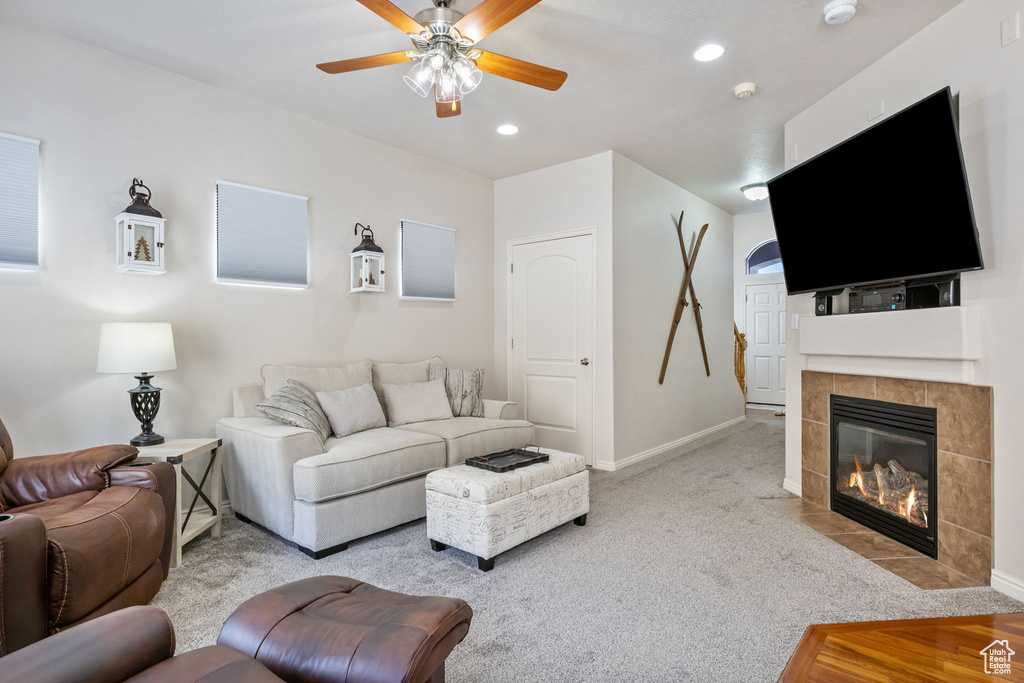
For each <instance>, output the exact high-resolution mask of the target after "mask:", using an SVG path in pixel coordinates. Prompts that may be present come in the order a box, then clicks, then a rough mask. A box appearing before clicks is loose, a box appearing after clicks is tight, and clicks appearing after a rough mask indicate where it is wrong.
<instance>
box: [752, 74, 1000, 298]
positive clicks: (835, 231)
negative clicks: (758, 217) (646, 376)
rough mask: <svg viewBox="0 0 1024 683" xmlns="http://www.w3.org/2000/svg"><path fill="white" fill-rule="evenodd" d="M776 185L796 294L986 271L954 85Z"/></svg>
mask: <svg viewBox="0 0 1024 683" xmlns="http://www.w3.org/2000/svg"><path fill="white" fill-rule="evenodd" d="M768 191H769V200H770V203H771V209H772V217H773V219H774V221H775V233H776V236H777V237H778V240H779V252H780V255H781V257H782V264H783V268H784V272H785V278H786V288H787V290H788V292H789V293H790V294H801V293H807V292H826V291H827V290H839V291H831V292H827V293H828V294H832V295H836V294H839V293H841V291H842V290H843V289H845V288H847V287H863V286H867V285H878V284H883V283H896V282H905V283H911V284H912V281H921V280H924V281H925V282H929V283H934V282H941V281H943V280H946V281H950V280H954V279H955V278H956V277H957V276H958V274H959V273H962V272H965V271H971V270H981V269H982V268H984V263H983V261H982V255H981V245H980V243H979V240H978V228H977V224H976V223H975V219H974V208H973V206H972V204H971V193H970V188H969V186H968V183H967V172H966V169H965V167H964V162H963V153H962V151H961V148H960V136H959V132H958V126H957V120H956V110H955V106H954V101H953V95H952V92H951V91H950V89H949V88H944V89H943V90H940V91H939V92H937V93H935V94H934V95H932V96H931V97H928V98H926V99H924V100H922V101H920V102H918V103H917V104H915V105H913V106H911V107H908V108H907V109H904V110H903V111H901V112H899V113H898V114H894V115H893V116H891V117H889V118H888V119H886V120H884V121H882V122H880V123H878V124H876V125H874V126H872V127H871V128H868V129H867V130H865V131H864V132H862V133H859V134H858V135H855V136H854V137H852V138H850V139H849V140H847V141H845V142H843V143H841V144H839V145H836V146H835V147H833V148H832V149H830V150H828V151H826V152H823V153H822V154H819V155H818V156H816V157H814V158H812V159H810V160H808V161H806V162H804V163H802V164H800V165H799V166H796V167H794V168H792V169H790V170H789V171H786V172H785V173H783V174H782V175H780V176H778V177H777V178H774V179H773V180H771V181H769V182H768ZM957 284H959V283H957ZM820 303H821V300H820V299H819V304H820ZM957 303H959V301H958V300H957ZM935 305H939V304H935ZM944 305H949V304H948V303H947V304H944Z"/></svg>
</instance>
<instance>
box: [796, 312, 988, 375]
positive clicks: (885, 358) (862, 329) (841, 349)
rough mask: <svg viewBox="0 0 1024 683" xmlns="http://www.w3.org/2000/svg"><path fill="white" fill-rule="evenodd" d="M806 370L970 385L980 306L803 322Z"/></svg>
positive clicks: (978, 352)
mask: <svg viewBox="0 0 1024 683" xmlns="http://www.w3.org/2000/svg"><path fill="white" fill-rule="evenodd" d="M800 353H801V354H802V355H803V356H805V366H806V368H807V369H808V370H817V371H820V372H839V373H849V374H857V375H880V376H885V377H899V378H904V379H920V380H931V381H942V382H961V383H965V384H969V383H970V382H971V381H972V380H973V379H974V363H975V361H977V360H978V359H979V358H980V357H981V312H980V309H979V308H978V307H977V306H951V307H949V308H927V309H919V310H911V311H885V312H881V313H858V314H846V315H830V316H821V317H805V318H801V319H800Z"/></svg>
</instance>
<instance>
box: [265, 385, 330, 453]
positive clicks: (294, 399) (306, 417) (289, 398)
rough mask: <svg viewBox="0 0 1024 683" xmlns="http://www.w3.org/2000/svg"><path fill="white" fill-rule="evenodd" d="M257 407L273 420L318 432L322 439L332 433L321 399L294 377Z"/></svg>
mask: <svg viewBox="0 0 1024 683" xmlns="http://www.w3.org/2000/svg"><path fill="white" fill-rule="evenodd" d="M256 409H257V410H258V411H260V413H262V414H263V415H265V416H267V417H269V418H270V419H271V420H277V421H278V422H283V423H285V424H288V425H294V426H296V427H300V428H302V429H308V430H310V431H311V432H316V434H317V435H318V436H319V437H320V440H321V441H326V440H327V438H328V437H330V435H331V423H330V422H329V421H328V419H327V415H325V414H324V409H323V408H321V407H320V401H319V400H317V397H316V396H314V395H313V392H311V391H310V390H309V389H307V388H306V387H304V386H302V385H301V384H299V383H298V382H296V381H295V380H293V379H290V380H287V381H286V382H285V383H284V385H283V386H282V387H281V388H280V389H278V390H277V391H275V392H274V393H272V394H271V395H270V396H267V397H266V398H265V399H263V400H262V401H260V402H259V403H257V404H256Z"/></svg>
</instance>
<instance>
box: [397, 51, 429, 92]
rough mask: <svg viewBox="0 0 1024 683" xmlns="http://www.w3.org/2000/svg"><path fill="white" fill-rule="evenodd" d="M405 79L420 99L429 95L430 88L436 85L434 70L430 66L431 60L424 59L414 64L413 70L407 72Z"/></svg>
mask: <svg viewBox="0 0 1024 683" xmlns="http://www.w3.org/2000/svg"><path fill="white" fill-rule="evenodd" d="M404 78H405V82H406V83H407V84H408V86H409V87H410V88H412V90H413V92H415V93H416V94H417V95H419V96H420V97H426V96H427V95H429V94H430V88H431V86H432V85H433V84H434V69H433V67H431V66H430V60H429V58H427V57H424V58H423V59H421V60H419V61H418V62H416V63H415V64H413V65H412V68H410V69H409V70H408V71H406V72H405V76H404Z"/></svg>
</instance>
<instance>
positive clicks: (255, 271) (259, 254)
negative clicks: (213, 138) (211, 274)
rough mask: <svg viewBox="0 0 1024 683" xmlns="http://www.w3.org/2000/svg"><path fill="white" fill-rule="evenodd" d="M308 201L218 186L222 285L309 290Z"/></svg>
mask: <svg viewBox="0 0 1024 683" xmlns="http://www.w3.org/2000/svg"><path fill="white" fill-rule="evenodd" d="M308 202H309V199H308V198H306V197H300V196H298V195H294V194H286V193H284V192H275V191H274V190H264V189H261V188H258V187H250V186H248V185H239V184H237V183H228V182H224V181H220V182H218V183H217V280H218V281H220V282H236V283H242V284H257V285H278V286H283V287H306V286H307V285H308V283H309V279H308V274H307V264H308V256H307V251H306V246H307V238H308V232H309V215H308V206H307V204H308Z"/></svg>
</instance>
